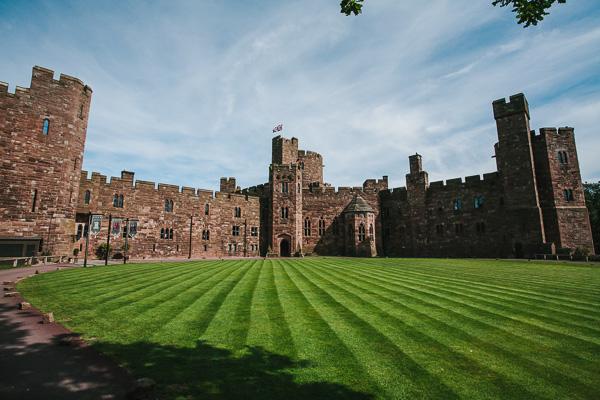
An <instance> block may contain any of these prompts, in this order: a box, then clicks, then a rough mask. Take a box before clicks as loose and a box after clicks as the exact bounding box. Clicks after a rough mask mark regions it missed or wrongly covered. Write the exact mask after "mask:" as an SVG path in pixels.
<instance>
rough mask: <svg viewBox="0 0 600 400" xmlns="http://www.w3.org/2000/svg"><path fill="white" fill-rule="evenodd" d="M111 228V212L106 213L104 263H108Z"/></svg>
mask: <svg viewBox="0 0 600 400" xmlns="http://www.w3.org/2000/svg"><path fill="white" fill-rule="evenodd" d="M111 229H112V214H108V234H107V235H106V253H105V254H104V265H108V253H110V251H109V249H110V231H111Z"/></svg>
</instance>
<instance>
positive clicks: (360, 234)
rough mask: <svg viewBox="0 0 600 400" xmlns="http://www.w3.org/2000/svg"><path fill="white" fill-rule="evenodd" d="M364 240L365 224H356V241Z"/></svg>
mask: <svg viewBox="0 0 600 400" xmlns="http://www.w3.org/2000/svg"><path fill="white" fill-rule="evenodd" d="M364 240H365V224H360V225H359V226H358V241H359V242H363V241H364Z"/></svg>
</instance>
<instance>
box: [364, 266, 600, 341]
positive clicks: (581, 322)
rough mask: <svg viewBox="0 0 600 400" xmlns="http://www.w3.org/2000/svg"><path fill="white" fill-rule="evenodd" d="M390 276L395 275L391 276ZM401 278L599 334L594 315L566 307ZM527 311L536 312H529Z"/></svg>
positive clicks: (424, 277)
mask: <svg viewBox="0 0 600 400" xmlns="http://www.w3.org/2000/svg"><path fill="white" fill-rule="evenodd" d="M372 270H373V271H377V273H378V274H389V272H388V271H385V270H384V269H376V268H375V269H372ZM392 276H396V275H395V274H392ZM403 277H404V278H405V279H406V280H408V281H411V282H415V281H417V282H421V281H426V282H429V283H430V284H435V285H436V286H437V287H440V288H448V289H450V290H454V289H455V288H456V289H460V291H461V293H470V294H474V295H475V296H477V297H478V298H482V299H487V300H489V301H492V302H494V303H495V304H501V305H507V306H513V307H515V308H524V309H526V310H528V311H527V313H528V315H535V316H536V317H539V316H543V317H545V319H546V320H548V321H551V322H556V321H560V323H561V324H564V323H565V322H566V323H569V324H570V326H572V327H575V328H580V329H581V330H582V331H583V332H586V333H588V334H589V332H590V331H593V333H592V334H595V333H599V332H600V328H599V327H600V318H595V317H594V315H589V316H588V315H582V314H580V313H573V312H572V311H571V310H570V309H569V308H568V306H558V305H557V306H547V305H546V304H547V303H544V302H542V301H541V300H540V301H537V302H536V301H534V300H532V299H523V298H522V297H521V296H520V295H515V294H514V293H506V294H504V293H505V292H502V291H497V290H493V289H489V288H485V287H482V286H480V285H474V284H467V283H463V282H461V281H460V280H453V281H448V280H446V279H443V278H440V277H437V276H432V275H425V274H414V273H412V272H407V273H405V274H404V275H403ZM522 306H524V307H522ZM529 310H531V311H537V312H530V311H529ZM555 316H556V318H555Z"/></svg>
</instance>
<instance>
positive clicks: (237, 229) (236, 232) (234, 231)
mask: <svg viewBox="0 0 600 400" xmlns="http://www.w3.org/2000/svg"><path fill="white" fill-rule="evenodd" d="M231 234H232V235H233V236H240V227H239V226H237V225H234V226H232V227H231Z"/></svg>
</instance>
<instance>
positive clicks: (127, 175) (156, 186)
mask: <svg viewBox="0 0 600 400" xmlns="http://www.w3.org/2000/svg"><path fill="white" fill-rule="evenodd" d="M133 177H134V172H130V171H122V172H121V177H114V176H113V177H111V178H110V179H108V178H107V176H106V175H103V174H101V173H99V172H92V173H91V177H89V172H88V171H81V185H82V186H90V184H91V185H92V186H93V185H101V186H103V187H106V188H112V189H113V190H115V191H121V190H123V189H124V187H127V186H129V187H130V188H131V190H135V191H153V192H156V193H157V194H160V195H165V194H170V195H185V196H187V197H201V198H209V199H215V198H220V199H233V198H237V199H239V198H243V199H245V200H246V201H254V199H256V200H257V201H258V196H256V195H252V194H250V193H228V192H213V191H212V190H209V189H200V188H199V189H195V188H192V187H189V186H181V187H180V186H178V185H173V184H169V183H156V182H152V181H144V180H140V179H138V180H135V181H134V180H133ZM261 186H262V185H261Z"/></svg>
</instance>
